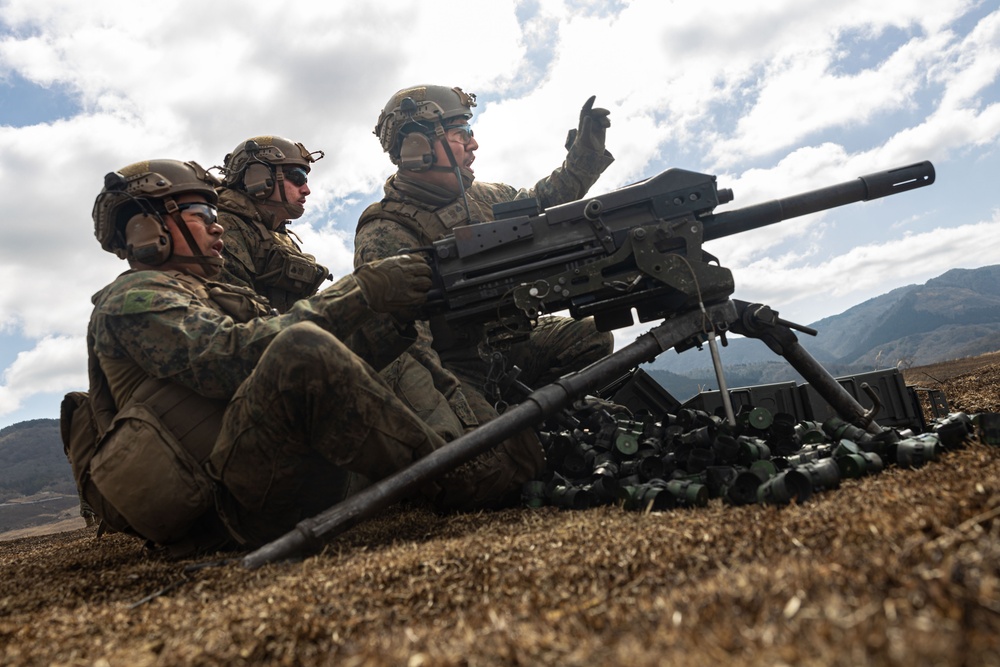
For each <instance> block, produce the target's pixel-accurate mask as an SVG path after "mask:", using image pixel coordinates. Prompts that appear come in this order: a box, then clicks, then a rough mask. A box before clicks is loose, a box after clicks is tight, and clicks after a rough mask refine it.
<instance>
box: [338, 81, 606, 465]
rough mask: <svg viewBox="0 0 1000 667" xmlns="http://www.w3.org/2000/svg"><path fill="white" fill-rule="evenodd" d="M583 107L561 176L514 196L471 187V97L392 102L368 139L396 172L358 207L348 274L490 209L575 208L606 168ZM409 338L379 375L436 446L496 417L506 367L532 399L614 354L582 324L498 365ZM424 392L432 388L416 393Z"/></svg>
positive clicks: (447, 343) (554, 325) (427, 330)
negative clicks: (423, 423) (515, 371)
mask: <svg viewBox="0 0 1000 667" xmlns="http://www.w3.org/2000/svg"><path fill="white" fill-rule="evenodd" d="M593 104H594V98H593V97H591V98H590V99H589V100H587V102H586V103H585V104H584V106H583V108H582V109H581V112H580V122H579V126H578V128H574V129H573V130H571V131H570V134H569V137H568V139H567V141H566V148H567V154H566V159H565V160H564V162H563V163H562V165H560V166H559V167H558V168H556V169H555V170H554V171H553V172H552V173H551V174H549V175H548V176H546V177H544V178H542V179H541V180H539V181H538V182H537V183H535V185H534V186H533V187H531V188H521V189H518V188H516V187H513V186H510V185H507V184H504V183H483V182H480V181H477V180H475V174H474V171H473V162H474V161H475V159H476V150H477V149H478V148H479V142H478V139H479V138H478V137H476V136H475V134H474V131H473V129H472V127H471V126H470V125H469V121H470V119H471V118H472V109H473V107H475V106H476V97H475V95H471V94H468V93H466V92H464V91H463V90H462V89H461V88H448V87H446V86H432V85H422V86H414V87H411V88H404V89H403V90H400V91H398V92H396V93H395V94H393V96H392V97H391V98H390V99H389V102H388V103H387V104H386V105H385V107H384V108H383V109H382V112H381V114H380V116H379V118H378V123H377V124H376V126H375V135H376V136H377V137H378V138H379V141H380V143H381V144H382V148H383V150H384V151H385V152H386V153H388V154H389V159H390V160H391V161H392V163H393V164H394V165H396V167H397V170H396V172H395V173H394V174H393V175H392V176H390V177H389V179H388V180H387V181H386V183H385V196H384V197H383V199H382V200H381V201H380V202H377V203H375V204H372V205H371V206H369V207H368V208H367V209H366V210H365V211H364V213H363V214H362V216H361V218H360V220H359V222H358V229H357V234H356V236H355V240H354V247H355V254H354V262H355V266H358V265H361V264H363V263H365V262H369V261H372V260H375V259H379V258H383V257H389V256H391V255H394V254H396V253H397V252H398V251H399V249H401V248H422V247H427V246H429V245H431V243H432V242H433V241H434V240H436V239H438V238H440V237H441V236H443V235H447V234H449V233H451V231H452V230H453V229H454V228H455V227H458V226H461V225H467V224H470V222H473V223H474V222H484V221H489V220H492V219H493V210H492V207H493V205H494V204H497V203H501V202H509V201H512V200H515V199H524V198H529V197H536V198H538V201H539V204H540V205H541V206H542V207H546V208H547V207H549V206H553V205H556V204H561V203H564V202H568V201H573V200H576V199H579V198H581V197H583V196H584V195H585V194H586V193H587V191H588V190H589V189H590V187H591V186H592V185H593V184H594V183H595V182H596V181H597V179H598V177H599V176H600V175H601V173H602V172H603V171H604V170H605V169H606V168H607V167H608V166H609V165H610V164H611V162H612V161H613V160H614V158H613V157H612V155H611V153H609V152H608V151H607V150H606V149H605V134H606V130H607V128H608V127H609V126H610V125H611V123H610V121H609V119H608V114H609V112H608V111H607V110H606V109H600V108H595V107H594V106H593ZM390 325H391V322H390V321H389V320H388V318H379V319H378V320H377V321H374V322H369V323H368V324H367V325H366V326H365V327H364V328H363V330H362V331H361V333H360V334H358V335H357V338H366V339H367V340H368V341H369V343H370V345H371V346H373V347H374V346H375V345H377V341H378V340H379V339H380V338H381V337H382V336H384V335H387V334H388V333H389V332H390V331H391V326H390ZM418 329H419V330H420V332H421V337H420V339H419V340H418V341H417V343H416V344H414V345H413V346H412V347H410V349H409V350H408V351H407V353H406V354H404V355H403V356H402V357H401V358H399V359H397V360H396V361H395V362H394V363H393V365H392V366H391V367H389V368H388V369H387V370H386V371H384V375H385V377H386V378H387V379H388V380H389V381H390V383H392V384H394V385H395V386H396V387H397V392H398V393H399V395H402V396H404V397H407V400H408V401H409V404H410V405H411V406H412V407H413V408H414V409H415V410H416V411H417V412H418V414H421V415H422V416H423V417H424V418H425V420H427V421H428V423H430V424H431V425H432V426H433V427H434V428H435V429H436V430H437V431H438V432H439V433H442V434H443V435H445V437H446V438H448V437H451V436H453V435H454V434H455V433H456V432H458V433H459V434H460V433H461V429H463V428H464V429H470V428H473V427H475V426H476V425H477V424H478V423H480V422H482V421H485V420H488V419H491V418H493V417H494V416H495V415H496V412H495V410H494V406H495V405H496V403H497V401H498V400H500V397H499V396H498V394H497V393H496V392H495V391H494V388H495V387H496V386H497V385H498V384H499V383H498V382H497V381H496V380H497V379H498V378H500V377H502V376H503V374H504V373H506V372H509V371H511V369H512V367H513V366H514V365H516V366H518V367H519V368H520V369H521V375H520V376H519V379H520V380H521V381H522V382H524V383H525V384H528V385H529V386H534V387H538V386H541V385H543V384H546V383H548V382H551V381H553V380H555V379H557V378H558V377H560V376H562V375H564V374H566V373H568V372H570V371H573V370H578V369H580V368H582V367H584V366H587V365H589V364H590V363H592V362H594V361H597V360H598V359H600V358H602V357H604V356H606V355H608V354H610V353H611V352H612V349H613V339H612V337H611V334H609V333H606V332H599V331H597V329H596V327H595V326H594V324H593V321H592V320H590V319H587V320H582V321H575V320H572V319H569V318H564V317H544V318H541V319H540V321H539V325H538V326H537V327H536V329H535V330H534V331H533V332H532V335H531V338H530V340H528V341H525V342H522V343H518V344H516V345H514V346H512V347H511V349H510V350H509V351H507V353H506V354H505V355H503V356H501V357H498V356H496V355H490V354H489V352H490V351H489V350H486V349H485V348H484V341H483V340H482V333H481V331H478V330H456V329H455V328H454V327H451V326H449V325H447V324H446V323H445V322H444V321H443V319H441V318H438V319H437V320H433V319H432V320H431V321H429V322H418ZM355 344H356V346H357V348H358V349H365V348H364V345H362V344H361V343H355ZM486 359H490V361H487V360H486ZM428 378H430V379H428ZM429 382H433V385H434V386H433V387H429V386H427V385H428V383H429ZM491 385H492V386H491ZM431 389H437V392H435V391H431ZM440 395H443V396H445V397H447V399H448V402H449V406H448V407H450V411H449V410H446V409H443V408H442V406H440V405H436V404H435V401H434V400H432V399H435V400H436V399H437V397H438V396H440ZM456 417H457V419H458V422H456V421H455V418H456ZM522 436H524V437H530V435H526V434H522ZM540 465H541V464H539V466H540Z"/></svg>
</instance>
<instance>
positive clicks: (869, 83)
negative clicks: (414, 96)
mask: <svg viewBox="0 0 1000 667" xmlns="http://www.w3.org/2000/svg"><path fill="white" fill-rule="evenodd" d="M423 83H432V84H439V85H447V86H460V87H462V88H463V89H464V90H465V91H467V92H473V93H475V94H476V95H477V100H478V106H477V107H476V116H475V118H474V120H473V127H474V130H475V133H476V139H477V141H478V142H479V144H480V148H479V150H478V151H477V160H476V163H475V169H476V176H477V178H478V179H479V180H482V181H488V182H504V183H509V184H511V185H515V186H518V187H530V186H531V185H533V184H534V183H535V182H536V181H537V180H538V179H540V178H542V177H544V176H545V175H547V174H548V173H549V172H551V170H552V169H554V168H555V167H557V166H558V165H559V164H560V163H561V161H562V159H563V158H564V156H565V148H564V141H565V137H566V131H567V130H568V129H570V128H572V127H575V126H576V125H577V122H578V117H579V110H580V107H581V105H582V104H583V103H584V101H585V100H586V99H587V98H588V97H589V96H590V95H596V96H597V103H596V105H597V106H601V107H605V108H607V109H609V110H610V111H611V123H612V124H611V128H610V129H609V130H608V136H607V146H608V149H609V150H610V151H611V152H612V153H613V154H614V155H615V158H616V160H615V162H614V163H613V164H612V165H611V166H610V167H609V168H608V169H607V171H605V172H604V174H603V175H602V177H601V179H600V180H599V181H598V182H597V184H596V185H595V186H594V187H593V188H592V189H591V194H599V193H601V192H606V191H608V190H612V189H615V188H618V187H621V186H623V185H627V184H629V183H633V182H636V181H639V180H642V179H644V178H647V177H650V176H653V175H655V174H657V173H660V172H662V171H664V170H665V169H668V168H671V167H679V168H683V169H688V170H691V171H697V172H702V173H706V174H713V175H716V176H717V179H718V184H719V187H726V188H730V189H732V190H733V192H734V194H735V200H734V201H733V202H732V203H730V204H726V205H724V206H720V207H719V208H718V209H717V212H722V211H724V210H731V209H734V208H739V207H742V206H748V205H751V204H755V203H759V202H763V201H767V200H770V199H774V198H778V197H785V196H789V195H793V194H797V193H800V192H803V191H807V190H811V189H815V188H820V187H824V186H826V185H832V184H836V183H840V182H844V181H849V180H851V179H853V178H855V177H858V176H863V175H865V174H870V173H873V172H878V171H882V170H884V169H889V168H894V167H899V166H903V165H908V164H912V163H915V162H920V161H923V160H930V161H931V162H932V163H933V164H934V166H935V170H936V174H937V179H936V182H935V183H934V184H933V185H931V186H930V187H926V188H921V189H918V190H915V191H912V192H907V193H903V194H899V195H896V196H892V197H887V198H884V199H880V200H877V201H872V202H866V203H857V204H850V205H848V206H844V207H840V208H837V209H833V210H829V211H825V212H823V213H820V214H814V215H810V216H806V217H803V218H797V219H794V220H789V221H786V222H783V223H780V224H776V225H773V226H769V227H766V228H763V229H759V230H755V231H753V232H749V233H746V234H741V235H739V236H733V237H727V238H723V239H719V240H716V241H712V242H710V243H708V244H706V250H708V251H709V252H711V253H712V254H713V255H715V256H716V257H718V258H719V260H720V263H721V264H722V265H723V266H726V267H728V268H729V269H731V270H732V272H733V275H734V279H735V282H736V292H735V294H734V296H735V297H736V298H739V299H744V300H748V301H754V302H763V303H767V304H769V305H771V306H772V307H773V308H775V309H776V310H779V312H780V313H781V315H782V317H784V318H786V319H789V320H792V321H797V322H802V323H810V322H815V321H817V320H819V319H821V318H823V317H826V316H829V315H834V314H837V313H839V312H842V311H843V310H846V309H847V308H849V307H850V306H852V305H855V304H858V303H861V302H863V301H865V300H867V299H869V298H872V297H874V296H878V295H880V294H883V293H885V292H887V291H889V290H891V289H895V288H897V287H901V286H904V285H910V284H919V283H923V282H925V281H926V280H928V279H930V278H933V277H935V276H938V275H940V274H941V273H944V272H945V271H947V270H949V269H953V268H969V269H971V268H978V267H981V266H988V265H991V264H997V263H1000V197H998V196H997V192H998V190H1000V3H998V0H987V1H981V0H910V1H909V2H905V3H895V2H893V3H890V2H882V3H873V2H869V1H868V0H840V1H839V2H836V3H833V2H829V0H761V1H759V2H752V3H751V2H745V1H744V0H713V2H710V3H707V2H697V1H695V0H634V1H627V0H617V1H615V0H523V1H522V0H513V1H511V0H507V1H504V0H483V1H479V0H460V1H454V0H435V1H434V2H429V1H426V0H425V1H422V2H414V1H412V0H366V2H352V3H348V2H329V1H327V0H315V1H314V0H299V1H298V2H295V3H249V2H245V1H239V2H237V1H235V0H216V1H214V2H204V1H203V0H198V1H191V0H158V1H157V2H150V1H147V0H127V1H117V0H102V2H87V3H84V2H78V1H77V0H0V218H2V220H3V231H4V236H5V238H4V241H3V243H2V244H0V427H3V426H6V425H9V424H14V423H17V422H20V421H24V420H27V419H37V418H56V417H58V411H59V403H60V401H61V399H62V396H63V394H65V393H66V392H68V391H73V390H83V389H86V387H87V376H86V356H87V355H86V343H85V332H86V325H87V320H88V318H89V316H90V310H91V302H90V298H91V296H92V295H93V294H94V293H95V292H97V291H98V290H99V289H101V288H102V287H103V286H104V285H106V284H107V283H109V282H111V281H112V280H113V279H114V278H115V276H117V275H118V274H119V273H120V272H122V271H124V270H125V269H126V268H127V267H126V265H125V263H124V262H122V261H121V260H119V259H117V258H116V257H115V256H114V255H111V254H109V253H105V252H103V251H102V250H101V249H100V246H99V244H98V243H97V241H96V239H95V238H94V235H93V222H92V220H91V217H90V212H91V208H92V206H93V201H94V198H95V196H96V195H97V193H98V192H99V191H100V189H101V185H102V183H103V177H104V174H105V173H107V172H109V171H113V170H116V169H119V168H121V167H123V166H125V165H127V164H130V163H132V162H136V161H139V160H144V159H151V158H175V159H181V160H195V161H197V162H199V163H200V164H202V165H203V166H205V167H209V166H213V165H219V164H221V163H222V160H223V157H224V156H225V154H226V153H228V152H230V151H232V150H233V149H234V148H235V147H236V146H237V145H239V144H241V143H242V142H243V141H244V140H245V139H246V138H248V137H251V136H256V135H262V134H275V135H280V136H284V137H287V138H290V139H292V140H293V141H298V142H302V143H304V144H305V146H306V147H307V148H308V149H310V150H323V151H324V152H325V154H326V157H325V158H324V159H323V160H322V161H320V162H319V163H318V164H316V165H315V167H314V169H313V172H312V174H311V175H310V187H311V188H312V191H313V192H312V195H311V196H310V197H309V200H308V203H307V210H306V214H305V216H303V218H301V219H300V220H298V221H296V222H295V224H294V226H293V227H292V229H293V230H294V231H295V232H296V233H297V234H298V235H299V236H300V237H301V239H302V241H303V247H304V249H305V250H306V251H307V252H310V253H312V254H314V255H315V256H316V257H317V259H318V260H319V261H320V262H321V263H323V264H325V265H326V266H328V267H330V268H331V270H332V271H333V273H334V275H335V276H341V275H344V274H346V273H348V272H349V271H350V270H351V266H352V253H353V238H354V227H355V224H356V222H357V218H358V216H359V214H360V212H361V211H362V210H363V209H364V208H365V206H367V205H368V204H369V203H371V202H373V201H376V200H378V199H380V198H381V193H382V184H383V183H384V181H385V179H386V177H387V176H389V175H390V174H391V173H392V171H393V167H392V165H391V163H390V162H389V160H388V157H387V156H386V155H385V154H384V153H382V150H381V146H380V145H379V143H378V140H377V139H376V137H375V136H374V135H373V132H372V131H373V128H374V126H375V122H376V120H377V118H378V115H379V112H380V110H381V109H382V107H383V106H384V105H385V103H386V101H387V100H388V99H389V98H390V97H391V95H392V94H393V93H394V92H395V91H396V90H398V89H401V88H404V87H409V86H412V85H417V84H423ZM653 324H655V323H649V324H646V325H640V326H637V327H632V328H629V329H624V330H620V331H618V332H616V341H617V342H618V344H619V346H620V345H623V344H626V343H628V342H630V340H632V339H634V337H635V335H637V334H638V333H642V332H643V331H645V330H648V329H649V328H650V327H651V326H652V325H653ZM821 333H822V332H821Z"/></svg>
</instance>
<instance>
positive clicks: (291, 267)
mask: <svg viewBox="0 0 1000 667" xmlns="http://www.w3.org/2000/svg"><path fill="white" fill-rule="evenodd" d="M219 224H220V225H222V227H223V228H224V229H225V230H226V232H225V235H224V236H223V240H224V241H225V248H224V250H223V255H224V257H225V260H226V266H225V268H224V269H223V272H222V273H221V274H220V275H219V276H218V278H217V280H218V281H219V282H225V283H229V284H232V285H240V286H242V287H248V288H250V289H252V290H254V291H255V292H257V293H258V294H260V295H261V296H263V297H266V298H267V299H268V300H269V301H270V302H271V305H272V306H273V307H274V308H275V309H277V310H278V312H280V313H284V312H286V311H287V310H288V309H289V308H290V307H291V305H292V304H293V303H294V302H295V301H296V300H298V299H301V298H303V297H307V296H311V295H313V294H315V293H316V290H317V289H318V288H319V286H320V285H321V284H322V283H323V281H325V280H326V279H327V278H329V277H330V271H329V270H328V269H327V268H326V267H325V266H322V265H320V264H318V263H317V262H316V258H315V257H313V256H312V255H309V254H306V253H304V252H302V250H301V248H299V245H298V244H297V243H296V242H295V241H294V240H293V239H292V237H291V235H290V234H289V232H288V230H287V229H286V224H287V221H283V222H281V223H279V224H277V225H275V224H274V223H273V215H272V214H271V213H270V212H268V211H267V210H265V209H263V208H262V207H260V206H257V204H256V203H255V202H254V200H253V199H251V198H250V197H248V196H247V195H246V194H245V193H243V192H240V191H238V190H232V189H230V188H220V189H219Z"/></svg>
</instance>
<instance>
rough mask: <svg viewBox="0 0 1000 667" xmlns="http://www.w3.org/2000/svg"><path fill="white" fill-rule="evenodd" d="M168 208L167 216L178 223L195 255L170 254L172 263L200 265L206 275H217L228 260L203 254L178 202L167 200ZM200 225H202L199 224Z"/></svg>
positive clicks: (165, 202) (182, 234)
mask: <svg viewBox="0 0 1000 667" xmlns="http://www.w3.org/2000/svg"><path fill="white" fill-rule="evenodd" d="M164 204H165V205H166V207H167V215H169V216H170V217H172V218H173V219H174V222H175V223H177V228H178V229H180V230H181V236H183V237H184V240H185V241H186V242H187V245H188V248H189V249H190V250H191V252H193V253H194V255H192V256H190V257H189V256H186V255H178V254H176V253H174V252H171V253H170V261H172V262H175V263H177V264H200V265H202V266H203V267H204V268H205V273H207V274H208V275H209V276H214V275H217V274H218V273H219V272H220V271H222V268H223V267H224V266H225V264H226V260H225V259H224V258H222V257H209V256H208V255H206V254H205V253H204V252H202V249H201V246H199V245H198V242H197V241H195V239H194V234H192V233H191V229H190V228H189V227H188V224H187V221H185V220H184V216H182V215H181V212H180V209H178V208H177V202H176V201H174V200H173V199H167V200H165V201H164ZM199 224H200V223H199Z"/></svg>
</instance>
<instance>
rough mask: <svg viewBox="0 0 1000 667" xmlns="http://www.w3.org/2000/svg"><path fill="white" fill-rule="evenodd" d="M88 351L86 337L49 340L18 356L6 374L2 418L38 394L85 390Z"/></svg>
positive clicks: (0, 388)
mask: <svg viewBox="0 0 1000 667" xmlns="http://www.w3.org/2000/svg"><path fill="white" fill-rule="evenodd" d="M86 349H87V348H86V338H85V337H83V336H50V337H46V338H43V339H42V340H40V341H39V342H38V344H37V345H36V346H35V348H34V349H32V350H30V351H27V352H22V353H20V354H18V355H17V359H15V360H14V363H13V364H11V365H10V367H9V368H7V370H5V371H4V373H3V384H2V385H0V415H3V414H7V413H9V412H13V411H15V410H17V409H18V408H19V407H20V406H21V401H23V400H24V399H26V398H28V397H30V396H34V395H35V394H40V393H47V392H55V393H63V392H66V391H69V390H70V388H72V387H77V388H86V386H87V352H86ZM60 398H61V397H60ZM53 416H55V414H53Z"/></svg>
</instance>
